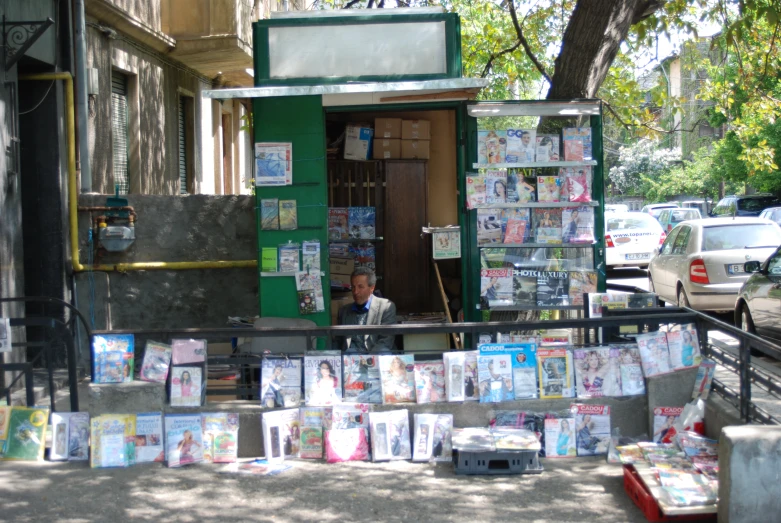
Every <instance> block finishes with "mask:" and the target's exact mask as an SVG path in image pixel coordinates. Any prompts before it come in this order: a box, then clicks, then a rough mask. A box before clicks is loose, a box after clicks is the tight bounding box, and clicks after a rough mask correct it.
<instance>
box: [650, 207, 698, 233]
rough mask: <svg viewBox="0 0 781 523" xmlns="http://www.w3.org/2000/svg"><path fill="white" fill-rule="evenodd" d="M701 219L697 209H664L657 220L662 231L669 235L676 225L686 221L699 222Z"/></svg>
mask: <svg viewBox="0 0 781 523" xmlns="http://www.w3.org/2000/svg"><path fill="white" fill-rule="evenodd" d="M700 218H702V216H701V215H700V211H699V209H664V210H663V211H662V212H661V214H659V217H658V218H657V220H658V221H659V223H660V224H661V226H662V229H664V232H666V233H667V234H670V231H672V230H673V229H674V228H675V226H676V225H678V224H679V223H681V222H685V221H686V220H699V219H700Z"/></svg>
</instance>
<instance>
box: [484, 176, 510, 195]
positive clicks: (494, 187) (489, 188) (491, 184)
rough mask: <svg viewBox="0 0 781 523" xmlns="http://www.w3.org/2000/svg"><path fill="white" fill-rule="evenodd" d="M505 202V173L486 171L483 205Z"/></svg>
mask: <svg viewBox="0 0 781 523" xmlns="http://www.w3.org/2000/svg"><path fill="white" fill-rule="evenodd" d="M506 202H507V172H506V171H503V170H493V171H486V173H485V203H506Z"/></svg>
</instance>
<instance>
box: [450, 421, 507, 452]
mask: <svg viewBox="0 0 781 523" xmlns="http://www.w3.org/2000/svg"><path fill="white" fill-rule="evenodd" d="M452 445H453V449H454V450H457V451H459V452H493V451H495V450H496V445H495V444H494V437H493V435H492V434H491V430H490V429H485V428H482V427H467V428H454V429H453V436H452Z"/></svg>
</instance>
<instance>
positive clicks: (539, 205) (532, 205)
mask: <svg viewBox="0 0 781 523" xmlns="http://www.w3.org/2000/svg"><path fill="white" fill-rule="evenodd" d="M559 207H599V203H598V202H526V203H486V204H483V205H480V206H478V207H477V208H478V209H550V208H559Z"/></svg>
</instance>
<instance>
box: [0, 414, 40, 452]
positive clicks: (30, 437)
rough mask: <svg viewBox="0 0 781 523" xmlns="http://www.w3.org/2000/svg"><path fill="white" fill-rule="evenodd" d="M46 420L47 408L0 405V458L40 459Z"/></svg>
mask: <svg viewBox="0 0 781 523" xmlns="http://www.w3.org/2000/svg"><path fill="white" fill-rule="evenodd" d="M48 420H49V409H48V408H38V407H10V406H6V405H0V458H2V459H7V460H24V461H40V460H42V459H43V453H44V449H45V446H46V427H47V422H48Z"/></svg>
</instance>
